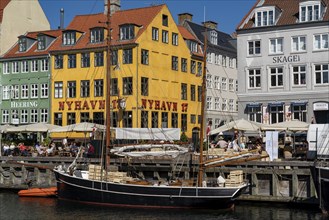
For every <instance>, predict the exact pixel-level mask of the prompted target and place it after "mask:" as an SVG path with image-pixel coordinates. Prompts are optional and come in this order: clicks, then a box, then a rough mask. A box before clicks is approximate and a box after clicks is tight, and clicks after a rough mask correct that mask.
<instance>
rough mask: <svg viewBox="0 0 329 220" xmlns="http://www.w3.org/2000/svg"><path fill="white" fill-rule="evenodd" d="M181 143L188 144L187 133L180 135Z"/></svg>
mask: <svg viewBox="0 0 329 220" xmlns="http://www.w3.org/2000/svg"><path fill="white" fill-rule="evenodd" d="M180 141H181V142H188V137H187V136H186V134H185V132H182V134H181V135H180Z"/></svg>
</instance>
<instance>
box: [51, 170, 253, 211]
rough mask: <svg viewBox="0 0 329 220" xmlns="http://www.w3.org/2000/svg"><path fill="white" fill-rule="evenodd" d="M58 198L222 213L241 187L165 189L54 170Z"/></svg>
mask: <svg viewBox="0 0 329 220" xmlns="http://www.w3.org/2000/svg"><path fill="white" fill-rule="evenodd" d="M54 172H55V176H56V180H57V188H58V198H59V199H66V200H73V201H78V202H83V203H94V204H101V205H110V206H129V207H149V208H206V209H223V208H229V207H231V206H232V205H233V203H234V200H235V199H236V198H237V197H238V196H240V195H241V193H242V192H243V191H244V190H245V189H246V188H247V185H244V186H241V187H229V188H228V187H221V188H220V187H205V188H203V187H201V188H200V187H199V188H197V187H171V186H170V187H168V186H145V185H134V184H120V183H111V182H100V181H94V180H88V179H82V178H78V177H74V176H70V175H68V174H65V173H63V172H59V171H56V170H54Z"/></svg>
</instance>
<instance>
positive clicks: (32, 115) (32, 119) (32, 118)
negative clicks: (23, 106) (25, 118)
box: [30, 109, 38, 123]
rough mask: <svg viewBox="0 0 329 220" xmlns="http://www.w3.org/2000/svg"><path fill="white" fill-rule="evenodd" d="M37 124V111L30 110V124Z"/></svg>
mask: <svg viewBox="0 0 329 220" xmlns="http://www.w3.org/2000/svg"><path fill="white" fill-rule="evenodd" d="M37 122H38V109H31V110H30V123H37Z"/></svg>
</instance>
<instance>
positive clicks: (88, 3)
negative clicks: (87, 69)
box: [39, 0, 256, 34]
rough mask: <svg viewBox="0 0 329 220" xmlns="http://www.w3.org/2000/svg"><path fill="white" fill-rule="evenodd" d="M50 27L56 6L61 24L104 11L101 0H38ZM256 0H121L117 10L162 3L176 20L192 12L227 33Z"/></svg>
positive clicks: (55, 25) (54, 24) (56, 24)
mask: <svg viewBox="0 0 329 220" xmlns="http://www.w3.org/2000/svg"><path fill="white" fill-rule="evenodd" d="M39 2H40V4H41V7H42V8H43V10H44V12H45V14H46V16H47V18H48V20H49V22H50V26H51V29H57V28H58V27H59V25H60V9H61V8H63V9H64V27H66V26H67V25H68V24H69V23H70V22H71V20H72V19H73V18H74V16H76V15H81V14H95V13H100V12H103V11H104V0H39ZM255 2H256V0H208V1H206V0H121V10H126V9H132V8H141V7H148V6H151V5H159V4H166V5H167V6H168V8H169V10H170V12H171V15H172V16H173V18H174V19H175V21H176V23H177V18H178V14H180V13H186V12H188V13H190V14H193V20H192V21H193V22H195V23H198V24H201V22H203V21H214V22H216V23H218V30H219V31H222V32H225V33H228V34H231V33H233V32H234V31H235V29H236V27H237V25H238V24H239V23H240V21H241V20H242V18H243V17H244V16H245V15H246V14H247V13H248V11H249V10H250V8H251V7H252V6H253V5H254V4H255Z"/></svg>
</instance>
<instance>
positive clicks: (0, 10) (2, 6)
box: [0, 0, 10, 23]
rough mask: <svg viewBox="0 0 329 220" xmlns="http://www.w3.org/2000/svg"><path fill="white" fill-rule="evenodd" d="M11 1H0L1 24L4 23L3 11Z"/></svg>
mask: <svg viewBox="0 0 329 220" xmlns="http://www.w3.org/2000/svg"><path fill="white" fill-rule="evenodd" d="M9 2H10V0H1V1H0V23H2V18H3V11H4V10H5V7H6V6H7V5H8V4H9Z"/></svg>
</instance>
